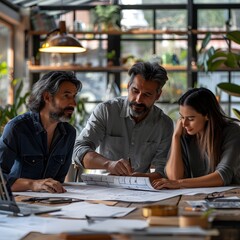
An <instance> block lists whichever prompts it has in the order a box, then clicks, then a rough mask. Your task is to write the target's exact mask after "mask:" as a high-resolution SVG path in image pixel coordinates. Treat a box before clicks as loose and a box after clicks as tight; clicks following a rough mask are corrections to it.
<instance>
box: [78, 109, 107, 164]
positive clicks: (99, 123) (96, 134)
mask: <svg viewBox="0 0 240 240" xmlns="http://www.w3.org/2000/svg"><path fill="white" fill-rule="evenodd" d="M105 114H106V112H105V111H104V105H103V104H99V105H98V106H96V108H95V109H94V111H93V113H92V114H91V116H90V118H89V119H88V121H87V124H86V126H85V128H84V129H83V130H82V132H81V133H80V135H79V136H78V137H77V139H76V142H75V145H74V150H73V161H74V162H75V163H76V164H78V165H81V166H82V160H83V157H84V156H85V154H86V153H87V152H93V151H95V150H96V149H97V147H98V146H99V144H100V142H101V141H102V139H103V138H104V136H105V131H106V127H105V124H106V121H105V120H104V116H105Z"/></svg>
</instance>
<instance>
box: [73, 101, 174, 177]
mask: <svg viewBox="0 0 240 240" xmlns="http://www.w3.org/2000/svg"><path fill="white" fill-rule="evenodd" d="M172 133H173V122H172V120H171V119H170V118H169V117H168V116H167V115H166V114H164V113H163V111H162V110H161V109H160V108H158V107H157V106H155V105H154V106H153V107H152V108H151V110H150V112H149V114H148V115H147V117H146V118H145V119H144V120H142V121H141V122H139V123H135V121H134V120H133V119H132V118H131V116H130V114H129V104H128V99H127V98H125V97H118V98H115V99H112V100H109V101H107V102H104V103H100V104H99V105H98V106H97V107H96V108H95V109H94V111H93V113H92V115H91V116H90V118H89V120H88V122H87V125H86V127H85V128H84V129H83V131H82V132H81V134H80V135H79V136H78V137H77V139H76V143H75V147H74V153H73V159H74V161H75V162H76V163H78V164H80V165H81V164H82V159H83V157H84V155H85V154H86V153H87V152H91V151H95V150H96V149H97V148H98V149H99V153H100V154H101V155H103V156H104V157H106V158H108V159H110V160H113V161H114V160H115V161H116V160H119V159H121V158H124V159H128V158H130V159H131V165H132V168H133V169H134V171H136V172H143V173H145V172H149V171H150V167H153V168H155V171H156V172H158V173H160V174H161V175H162V176H164V167H165V164H166V160H167V155H168V151H169V148H170V145H171V139H172Z"/></svg>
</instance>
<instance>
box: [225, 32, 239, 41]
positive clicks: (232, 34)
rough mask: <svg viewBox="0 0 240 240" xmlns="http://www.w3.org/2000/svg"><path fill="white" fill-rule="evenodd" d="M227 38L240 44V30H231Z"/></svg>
mask: <svg viewBox="0 0 240 240" xmlns="http://www.w3.org/2000/svg"><path fill="white" fill-rule="evenodd" d="M227 38H228V39H230V40H232V41H233V42H235V43H238V44H240V31H231V32H228V33H227Z"/></svg>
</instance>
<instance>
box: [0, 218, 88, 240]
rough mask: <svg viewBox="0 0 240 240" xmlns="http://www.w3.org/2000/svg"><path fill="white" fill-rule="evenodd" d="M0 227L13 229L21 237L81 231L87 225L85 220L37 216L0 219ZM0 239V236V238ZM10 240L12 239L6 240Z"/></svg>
mask: <svg viewBox="0 0 240 240" xmlns="http://www.w3.org/2000/svg"><path fill="white" fill-rule="evenodd" d="M0 222H1V224H0V227H1V228H3V229H8V231H11V229H13V227H14V231H15V230H16V233H19V234H20V233H21V231H23V230H24V231H23V236H24V235H26V234H27V233H29V232H34V231H35V232H40V233H46V234H58V233H62V232H74V231H82V229H83V228H86V227H87V226H88V225H89V224H88V222H87V220H76V219H74V220H71V219H58V218H51V217H39V216H29V217H7V218H4V219H3V218H1V217H0ZM0 239H2V238H1V236H0ZM8 239H11V240H12V238H8Z"/></svg>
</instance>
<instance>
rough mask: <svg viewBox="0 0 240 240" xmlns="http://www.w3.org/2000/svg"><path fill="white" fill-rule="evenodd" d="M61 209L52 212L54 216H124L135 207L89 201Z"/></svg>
mask: <svg viewBox="0 0 240 240" xmlns="http://www.w3.org/2000/svg"><path fill="white" fill-rule="evenodd" d="M61 209H62V210H61V211H59V212H53V213H50V214H51V215H53V216H64V217H69V218H85V216H86V215H87V216H89V217H124V216H126V215H127V214H129V213H130V212H132V211H133V210H134V209H135V208H126V207H114V206H106V205H104V204H91V203H87V202H78V203H71V204H70V205H66V206H62V207H61Z"/></svg>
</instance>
